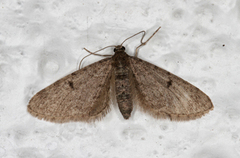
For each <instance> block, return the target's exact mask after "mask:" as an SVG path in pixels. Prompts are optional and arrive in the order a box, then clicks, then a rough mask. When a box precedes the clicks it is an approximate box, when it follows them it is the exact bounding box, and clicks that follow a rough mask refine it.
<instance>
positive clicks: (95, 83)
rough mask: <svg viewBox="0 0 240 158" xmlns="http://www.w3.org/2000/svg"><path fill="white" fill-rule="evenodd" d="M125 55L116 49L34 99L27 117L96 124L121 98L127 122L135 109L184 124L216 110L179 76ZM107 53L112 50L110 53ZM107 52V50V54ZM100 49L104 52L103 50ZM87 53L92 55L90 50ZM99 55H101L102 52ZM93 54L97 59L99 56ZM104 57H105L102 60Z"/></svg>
mask: <svg viewBox="0 0 240 158" xmlns="http://www.w3.org/2000/svg"><path fill="white" fill-rule="evenodd" d="M159 29H160V27H159V28H158V29H157V30H156V31H155V32H154V33H153V34H152V36H151V37H149V38H148V39H147V40H146V41H145V42H143V38H144V36H145V31H141V32H139V33H137V34H140V33H143V36H142V38H141V44H140V45H139V46H138V47H137V48H136V51H135V56H129V55H128V54H127V53H126V52H125V47H124V46H123V43H124V42H125V41H126V40H128V39H129V38H132V37H133V36H136V35H137V34H135V35H133V36H131V37H129V38H127V39H126V40H124V41H123V42H122V44H121V45H117V46H108V47H114V55H110V56H109V55H106V56H108V58H105V59H102V60H100V61H98V62H96V63H93V64H91V65H89V66H86V67H84V68H82V69H79V70H77V71H75V72H73V73H71V74H69V75H67V76H65V77H63V78H61V79H60V80H58V81H56V82H55V83H53V84H51V85H50V86H48V87H46V88H45V89H43V90H41V91H40V92H38V93H37V94H36V95H34V96H33V97H32V99H31V100H30V101H29V104H28V107H27V109H28V112H29V113H30V114H32V115H33V116H35V117H37V118H39V119H44V120H48V121H51V122H57V123H64V122H70V121H84V122H92V121H95V120H98V119H101V118H103V117H104V116H105V115H106V114H107V113H108V112H109V111H110V101H111V100H113V99H112V98H114V97H115V98H116V102H117V104H118V107H119V110H120V112H121V114H122V116H123V117H124V119H128V118H129V117H130V116H131V112H132V110H133V105H138V107H139V108H140V109H142V110H143V111H144V112H146V113H148V114H150V115H151V116H153V117H155V118H163V119H167V118H168V119H170V120H175V121H181V120H182V121H184V120H192V119H197V118H200V117H201V116H203V115H204V114H206V113H208V112H209V111H210V110H212V109H213V104H212V102H211V100H210V98H209V97H208V96H207V95H206V94H204V93H203V92H202V91H201V90H199V89H198V88H196V87H195V86H193V85H192V84H190V83H188V82H187V81H185V80H183V79H181V78H180V77H177V76H175V75H174V74H172V73H170V72H168V71H166V70H164V69H162V68H159V67H157V66H155V65H153V64H151V63H148V62H146V61H143V60H141V59H139V58H137V54H138V49H139V47H141V46H143V45H145V44H146V43H147V42H148V41H149V40H150V39H151V38H152V37H153V36H154V35H155V33H156V32H157V31H158V30H159ZM105 48H107V47H105ZM105 48H103V49H105ZM103 49H101V50H103ZM85 50H86V51H88V50H87V49H85ZM99 51H100V50H99ZM88 52H89V53H90V54H89V55H91V54H95V55H99V54H97V52H98V51H96V52H94V53H92V52H90V51H88ZM100 56H103V55H100Z"/></svg>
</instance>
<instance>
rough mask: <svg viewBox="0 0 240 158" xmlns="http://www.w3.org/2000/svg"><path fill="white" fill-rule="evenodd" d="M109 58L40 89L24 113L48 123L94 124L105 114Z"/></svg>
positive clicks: (107, 101)
mask: <svg viewBox="0 0 240 158" xmlns="http://www.w3.org/2000/svg"><path fill="white" fill-rule="evenodd" d="M111 72H112V65H111V58H108V59H103V60H101V61H98V62H96V63H93V64H92V65H89V66H87V67H85V68H82V69H80V70H78V71H75V72H73V73H71V74H69V75H67V76H65V77H63V78H62V79H60V80H58V81H56V82H55V83H53V84H51V85H50V86H48V87H47V88H45V89H43V90H41V91H40V92H38V93H37V94H36V95H34V96H33V98H32V99H31V100H30V102H29V105H28V112H29V113H31V114H32V115H33V116H35V117H38V118H39V119H45V120H48V121H51V122H58V123H63V122H70V121H85V122H89V121H94V120H96V119H100V118H102V117H103V116H105V115H106V113H107V112H108V111H109V89H110V83H109V82H110V78H111V74H112V73H111Z"/></svg>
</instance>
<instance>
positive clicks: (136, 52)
mask: <svg viewBox="0 0 240 158" xmlns="http://www.w3.org/2000/svg"><path fill="white" fill-rule="evenodd" d="M160 28H161V26H160V27H159V28H158V29H157V30H156V31H155V32H154V33H153V34H152V36H150V37H149V38H148V39H147V40H146V41H145V42H143V41H142V40H143V38H144V36H145V33H146V32H145V31H141V32H143V36H142V38H141V41H140V42H141V44H140V45H139V46H138V47H137V48H136V50H135V54H134V56H135V57H137V55H138V49H139V48H140V47H141V46H143V45H145V44H146V43H147V42H148V41H149V40H150V39H151V38H152V37H153V36H154V35H155V34H156V33H157V32H158V30H159V29H160ZM141 32H139V33H141ZM139 33H137V34H139ZM135 35H136V34H135ZM133 36H134V35H133ZM125 41H126V40H125ZM125 41H124V42H125Z"/></svg>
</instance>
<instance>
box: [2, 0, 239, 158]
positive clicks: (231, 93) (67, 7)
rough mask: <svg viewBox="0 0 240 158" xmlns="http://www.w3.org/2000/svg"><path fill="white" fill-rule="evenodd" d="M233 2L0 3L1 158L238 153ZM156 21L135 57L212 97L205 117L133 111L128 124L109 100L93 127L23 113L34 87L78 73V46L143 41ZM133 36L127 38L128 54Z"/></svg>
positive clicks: (188, 157) (214, 157)
mask: <svg viewBox="0 0 240 158" xmlns="http://www.w3.org/2000/svg"><path fill="white" fill-rule="evenodd" d="M239 8H240V1H239V0H238V1H237V0H219V1H214V0H208V1H206V0H193V1H190V0H179V1H173V0H150V1H144V0H139V1H136V0H133V1H126V0H121V1H118V0H106V1H93V0H68V1H67V0H55V1H54V0H1V1H0V157H1V158H16V157H17V158H18V157H19V158H27V157H29V158H45V157H47V158H123V157H124V158H132V157H136V158H146V157H150V158H158V157H159V158H160V157H161V158H203V157H204V158H226V157H227V158H238V157H240V137H239V136H240V134H239V133H240V97H239V94H240V59H239V58H240V29H239V28H240V9H239ZM159 26H161V27H162V28H161V30H160V31H159V32H158V33H157V34H156V35H155V37H154V38H153V39H152V40H151V41H150V42H149V43H148V44H147V45H146V46H144V47H143V48H142V49H141V50H140V52H139V58H141V59H144V60H146V61H148V62H151V63H153V64H155V65H157V66H160V67H162V68H164V69H166V70H168V71H170V72H172V73H174V74H176V75H178V76H180V77H182V78H183V79H185V80H187V81H189V82H190V83H192V84H193V85H195V86H197V87H198V88H200V89H201V90H202V91H204V92H205V93H206V94H207V95H209V97H210V98H211V99H212V102H213V104H214V106H215V109H214V110H213V111H211V112H210V113H209V114H207V115H206V116H204V117H202V118H201V119H198V120H194V121H189V122H171V121H169V120H156V119H154V118H152V117H151V116H148V115H147V114H144V113H142V112H140V111H138V110H135V111H134V113H133V116H132V117H131V119H130V120H127V121H126V120H124V119H123V118H122V116H121V114H120V112H119V110H118V108H117V107H116V106H114V105H112V111H111V112H110V113H109V114H108V115H107V116H106V117H105V118H104V119H103V120H101V121H100V122H96V123H94V124H85V123H81V122H77V123H66V124H54V123H50V122H46V121H42V120H38V119H36V118H34V117H32V116H31V115H30V114H29V113H27V111H26V109H27V104H28V101H29V99H30V98H31V97H32V96H33V95H34V94H35V93H36V92H38V91H39V90H41V89H43V88H44V87H46V86H47V85H49V84H51V83H53V82H54V81H56V80H58V79H60V78H61V77H63V76H65V75H67V74H69V73H71V72H73V71H75V70H76V69H77V67H78V64H79V61H80V60H81V59H82V58H83V57H84V56H86V55H87V54H88V53H87V52H86V51H84V50H83V48H84V47H86V48H88V49H89V50H92V51H95V50H98V49H99V48H102V47H105V46H107V45H113V44H119V43H120V42H122V41H123V40H124V39H125V38H127V37H129V36H130V35H133V34H134V33H137V32H139V31H141V30H146V31H147V34H146V36H147V37H149V36H150V35H151V34H152V33H153V32H154V31H155V29H157V28H158V27H159ZM139 39H140V36H138V37H135V38H134V39H131V40H130V41H128V42H126V44H125V47H126V51H127V53H128V54H129V55H133V53H134V50H135V48H136V46H137V45H138V44H139ZM111 52H112V50H111V49H107V50H105V51H103V52H101V53H102V54H109V53H111ZM100 59H101V58H100V57H96V56H91V57H89V58H87V59H86V60H84V63H83V65H84V66H86V65H88V64H90V63H93V62H96V61H98V60H100Z"/></svg>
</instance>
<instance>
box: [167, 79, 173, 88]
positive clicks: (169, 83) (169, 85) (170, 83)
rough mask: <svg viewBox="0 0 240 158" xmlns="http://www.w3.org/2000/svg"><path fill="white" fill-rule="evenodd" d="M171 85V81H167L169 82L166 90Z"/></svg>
mask: <svg viewBox="0 0 240 158" xmlns="http://www.w3.org/2000/svg"><path fill="white" fill-rule="evenodd" d="M171 85H172V80H169V81H168V82H167V88H169V87H170V86H171Z"/></svg>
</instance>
